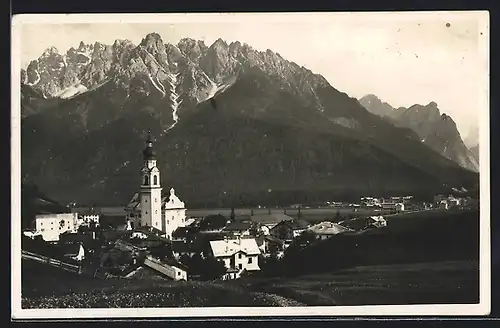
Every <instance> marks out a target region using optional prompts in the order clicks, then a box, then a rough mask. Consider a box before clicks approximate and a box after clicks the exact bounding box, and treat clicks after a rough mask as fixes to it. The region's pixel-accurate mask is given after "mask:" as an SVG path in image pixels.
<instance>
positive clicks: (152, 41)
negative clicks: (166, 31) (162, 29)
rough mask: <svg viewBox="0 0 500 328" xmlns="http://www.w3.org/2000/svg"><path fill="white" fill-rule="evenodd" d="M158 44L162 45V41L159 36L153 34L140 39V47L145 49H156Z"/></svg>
mask: <svg viewBox="0 0 500 328" xmlns="http://www.w3.org/2000/svg"><path fill="white" fill-rule="evenodd" d="M160 44H162V45H163V40H162V38H161V36H160V34H158V33H156V32H153V33H149V34H147V35H146V36H145V37H144V39H142V41H141V43H140V45H141V46H143V47H146V48H150V47H158V46H159V45H160Z"/></svg>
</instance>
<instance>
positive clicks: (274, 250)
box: [255, 235, 285, 257]
mask: <svg viewBox="0 0 500 328" xmlns="http://www.w3.org/2000/svg"><path fill="white" fill-rule="evenodd" d="M255 241H256V242H257V246H259V249H260V251H261V253H262V255H264V256H265V257H268V256H271V255H272V254H276V255H278V254H279V253H280V252H284V251H285V242H284V241H283V240H280V239H278V238H275V237H273V236H270V235H260V236H258V237H257V238H255Z"/></svg>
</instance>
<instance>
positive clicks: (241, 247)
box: [210, 238, 260, 257]
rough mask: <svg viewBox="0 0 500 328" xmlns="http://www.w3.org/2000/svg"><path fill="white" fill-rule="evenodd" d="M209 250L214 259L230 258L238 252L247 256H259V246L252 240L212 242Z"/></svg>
mask: <svg viewBox="0 0 500 328" xmlns="http://www.w3.org/2000/svg"><path fill="white" fill-rule="evenodd" d="M210 248H211V249H212V253H213V254H214V256H215V257H224V256H231V255H233V254H236V253H238V252H243V253H245V254H247V255H258V254H260V249H259V246H257V242H256V241H255V239H254V238H244V239H231V240H227V239H226V240H212V241H210Z"/></svg>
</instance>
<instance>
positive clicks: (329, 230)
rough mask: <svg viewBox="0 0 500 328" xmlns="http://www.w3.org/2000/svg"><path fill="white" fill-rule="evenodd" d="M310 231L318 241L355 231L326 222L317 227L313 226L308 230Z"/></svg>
mask: <svg viewBox="0 0 500 328" xmlns="http://www.w3.org/2000/svg"><path fill="white" fill-rule="evenodd" d="M308 231H310V232H311V233H312V234H313V235H314V236H315V238H316V239H319V240H325V239H328V238H330V237H332V236H334V235H338V234H340V233H344V232H348V231H353V230H351V229H349V228H346V227H343V226H341V225H340V224H336V223H333V222H329V221H324V222H321V223H318V224H316V225H313V226H312V227H310V228H309V229H308Z"/></svg>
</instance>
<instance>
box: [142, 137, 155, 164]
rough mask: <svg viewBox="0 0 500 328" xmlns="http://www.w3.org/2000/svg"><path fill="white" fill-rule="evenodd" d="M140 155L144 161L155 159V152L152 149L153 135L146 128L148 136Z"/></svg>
mask: <svg viewBox="0 0 500 328" xmlns="http://www.w3.org/2000/svg"><path fill="white" fill-rule="evenodd" d="M142 155H143V157H144V160H145V161H148V160H154V159H156V153H155V151H154V149H153V137H152V136H151V130H148V138H147V139H146V148H145V149H144V150H143V151H142Z"/></svg>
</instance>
